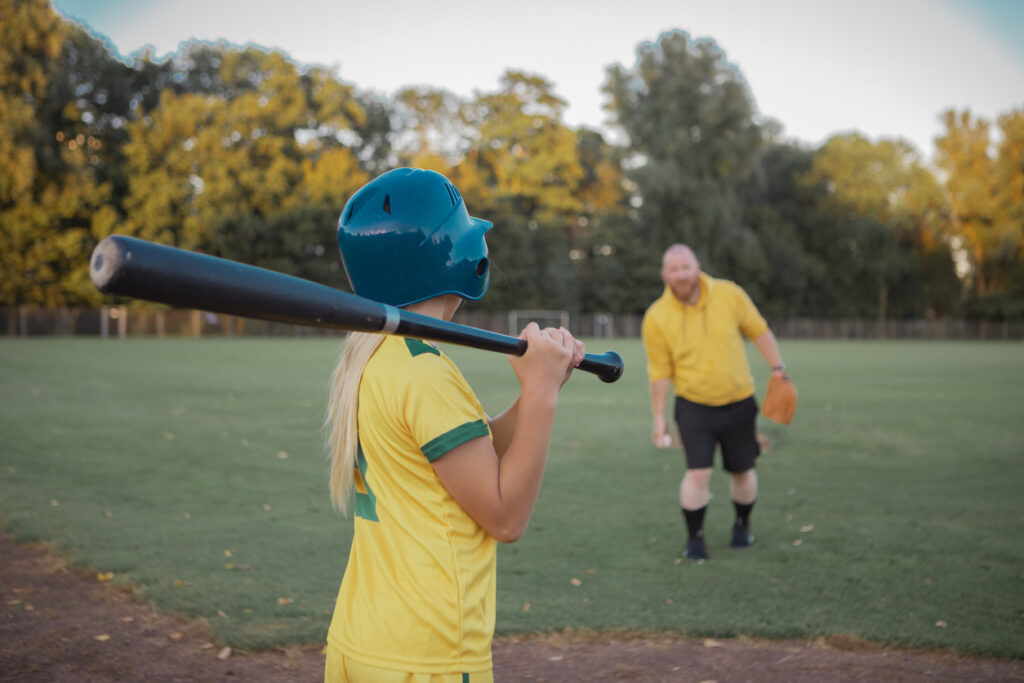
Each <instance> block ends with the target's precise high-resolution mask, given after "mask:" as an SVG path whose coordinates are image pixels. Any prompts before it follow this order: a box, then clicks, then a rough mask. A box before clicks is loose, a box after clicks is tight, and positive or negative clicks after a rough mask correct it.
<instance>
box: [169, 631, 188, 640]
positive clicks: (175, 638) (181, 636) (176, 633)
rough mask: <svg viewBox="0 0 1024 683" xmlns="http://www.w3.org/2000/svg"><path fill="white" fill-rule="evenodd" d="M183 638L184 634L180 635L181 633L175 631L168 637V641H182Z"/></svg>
mask: <svg viewBox="0 0 1024 683" xmlns="http://www.w3.org/2000/svg"><path fill="white" fill-rule="evenodd" d="M184 637H185V635H184V634H182V633H178V632H177V631H175V632H174V633H172V634H171V635H170V639H171V640H181V639H182V638H184Z"/></svg>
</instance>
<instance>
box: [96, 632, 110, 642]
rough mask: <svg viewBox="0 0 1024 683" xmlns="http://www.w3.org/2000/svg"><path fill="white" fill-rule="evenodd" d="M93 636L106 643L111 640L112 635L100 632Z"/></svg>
mask: <svg viewBox="0 0 1024 683" xmlns="http://www.w3.org/2000/svg"><path fill="white" fill-rule="evenodd" d="M93 638H95V639H96V640H98V641H100V642H101V643H105V642H107V641H108V640H110V635H109V634H107V633H102V634H100V635H98V636H93Z"/></svg>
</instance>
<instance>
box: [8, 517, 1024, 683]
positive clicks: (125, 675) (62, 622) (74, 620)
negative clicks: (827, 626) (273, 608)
mask: <svg viewBox="0 0 1024 683" xmlns="http://www.w3.org/2000/svg"><path fill="white" fill-rule="evenodd" d="M494 673H495V680H497V681H499V682H506V681H551V682H555V681H559V682H562V681H588V682H589V681H643V682H648V681H650V682H656V681H717V682H719V683H734V682H739V681H766V682H768V683H775V682H781V681H787V682H790V681H791V682H797V683H799V682H803V681H807V682H811V681H814V682H815V683H817V682H818V681H865V682H866V681H939V682H943V681H950V682H952V681H958V682H959V681H1024V662H1022V661H1007V660H991V659H975V658H968V657H959V656H955V655H951V654H947V653H937V652H907V651H903V650H896V649H891V648H883V647H877V646H873V645H869V644H865V643H863V642H861V641H856V640H854V639H843V638H832V639H829V640H827V641H825V640H817V641H767V640H755V639H747V638H738V639H730V640H723V641H721V642H716V641H710V640H699V639H683V638H678V637H669V636H650V635H646V636H644V635H640V634H637V635H635V636H634V635H631V636H621V635H620V636H615V637H612V636H609V635H603V634H585V633H584V634H580V633H577V634H556V635H546V636H528V637H517V638H499V639H497V640H496V641H495V643H494ZM322 678H323V656H322V654H321V647H320V646H316V647H294V648H286V649H281V650H275V651H270V652H257V653H248V652H230V651H229V650H227V649H226V648H224V647H223V646H222V645H220V644H218V643H215V642H213V640H212V639H211V638H210V635H209V631H208V630H207V628H206V625H205V624H204V623H203V622H202V621H184V620H181V619H177V618H175V617H172V616H168V615H162V614H158V613H156V612H155V611H154V610H153V609H152V608H151V607H149V606H148V605H146V604H145V603H143V602H141V601H139V600H138V599H137V598H136V597H135V596H134V595H133V594H132V593H131V592H130V591H128V590H126V589H125V588H123V587H118V586H114V585H110V584H108V583H101V582H100V581H97V579H96V577H95V576H89V575H85V574H83V573H81V572H77V571H75V570H72V569H69V568H68V567H67V565H66V563H65V562H64V561H63V560H62V559H61V558H60V557H59V556H57V555H55V554H53V553H51V552H49V551H48V550H46V548H45V547H43V546H41V545H38V544H32V545H25V544H17V543H14V542H13V541H12V540H11V538H10V537H9V536H6V535H3V534H0V681H46V682H47V683H64V682H71V681H75V682H76V683H81V682H89V683H92V682H107V681H109V682H111V683H113V682H114V681H117V682H119V683H120V682H122V681H143V680H145V681H153V682H161V683H162V682H168V683H169V682H171V681H183V682H184V681H188V682H190V683H196V682H198V683H201V682H204V681H227V680H244V681H251V682H254V683H263V682H267V683H269V682H271V681H273V682H274V683H281V682H284V681H318V680H322Z"/></svg>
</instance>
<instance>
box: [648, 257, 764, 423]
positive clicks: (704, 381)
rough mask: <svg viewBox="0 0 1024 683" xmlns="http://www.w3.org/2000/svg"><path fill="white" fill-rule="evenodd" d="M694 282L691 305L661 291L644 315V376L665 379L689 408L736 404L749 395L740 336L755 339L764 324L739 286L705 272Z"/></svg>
mask: <svg viewBox="0 0 1024 683" xmlns="http://www.w3.org/2000/svg"><path fill="white" fill-rule="evenodd" d="M699 277H700V288H701V289H700V299H699V300H698V301H697V304H696V305H694V306H691V305H689V304H686V303H683V302H682V301H680V300H679V299H678V298H676V296H675V294H673V293H672V290H671V289H669V287H668V286H666V287H665V291H664V292H663V293H662V295H661V296H660V297H659V298H658V299H657V300H656V301H655V302H654V303H653V304H651V305H650V307H649V308H648V309H647V313H645V314H644V321H643V326H642V328H641V334H642V335H643V340H644V349H645V350H646V351H647V374H648V376H649V377H650V379H651V381H652V382H656V381H658V380H662V379H670V378H671V379H672V382H673V385H674V386H675V391H676V394H677V395H679V396H682V397H683V398H686V399H688V400H690V401H693V402H695V403H702V404H704V405H709V406H721V405H725V404H727V403H734V402H736V401H741V400H743V399H745V398H747V397H748V396H752V395H753V394H754V378H753V377H752V376H751V374H750V365H749V364H748V363H747V354H746V351H745V349H744V348H743V337H746V338H747V339H754V338H756V337H758V336H760V335H761V334H763V333H764V332H765V331H766V330H767V329H768V323H767V322H765V319H764V318H763V317H762V316H761V314H760V313H759V312H758V310H757V307H755V306H754V303H753V302H752V301H751V300H750V297H749V296H747V293H746V292H744V291H743V289H742V288H741V287H740V286H739V285H737V284H735V283H733V282H730V281H728V280H719V279H716V278H713V277H710V276H709V275H707V274H706V273H701V274H700V276H699ZM741 335H742V336H741Z"/></svg>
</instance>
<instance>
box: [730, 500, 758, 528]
mask: <svg viewBox="0 0 1024 683" xmlns="http://www.w3.org/2000/svg"><path fill="white" fill-rule="evenodd" d="M756 502H757V501H756V500H755V501H751V502H750V503H737V502H736V501H735V500H734V501H733V502H732V505H733V507H735V508H736V526H749V525H750V511H751V510H753V509H754V503H756Z"/></svg>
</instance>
